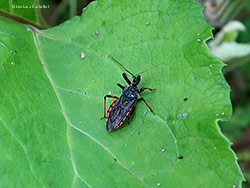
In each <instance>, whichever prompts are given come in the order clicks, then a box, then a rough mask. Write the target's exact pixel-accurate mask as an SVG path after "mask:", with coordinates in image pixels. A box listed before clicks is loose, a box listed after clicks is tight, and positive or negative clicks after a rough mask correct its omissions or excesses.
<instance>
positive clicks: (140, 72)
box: [135, 64, 160, 76]
mask: <svg viewBox="0 0 250 188" xmlns="http://www.w3.org/2000/svg"><path fill="white" fill-rule="evenodd" d="M158 66H160V64H158V65H155V66H153V67H149V68H148V69H146V70H143V71H141V72H139V73H137V74H136V75H135V76H137V75H139V74H142V73H144V72H148V71H150V70H151V69H153V68H156V67H158Z"/></svg>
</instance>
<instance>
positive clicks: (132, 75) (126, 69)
mask: <svg viewBox="0 0 250 188" xmlns="http://www.w3.org/2000/svg"><path fill="white" fill-rule="evenodd" d="M111 59H112V60H113V61H114V62H116V63H117V64H118V65H120V66H121V67H122V68H123V69H124V70H125V71H127V72H128V73H129V74H131V75H132V77H133V78H134V77H135V75H134V74H133V73H131V72H130V71H129V70H128V69H126V68H125V67H124V66H123V65H122V64H121V63H119V62H118V61H117V60H116V59H115V58H113V57H111Z"/></svg>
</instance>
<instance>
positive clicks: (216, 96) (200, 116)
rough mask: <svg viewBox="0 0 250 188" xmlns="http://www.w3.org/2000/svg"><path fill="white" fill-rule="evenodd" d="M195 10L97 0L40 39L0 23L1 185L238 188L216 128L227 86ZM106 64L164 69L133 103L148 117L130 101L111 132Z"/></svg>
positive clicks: (113, 76) (226, 109) (117, 76)
mask: <svg viewBox="0 0 250 188" xmlns="http://www.w3.org/2000/svg"><path fill="white" fill-rule="evenodd" d="M202 10H203V7H202V6H201V5H200V4H199V3H197V2H195V1H193V2H190V1H182V2H180V1H171V0H168V1H150V0H146V1H143V2H142V1H139V0H135V1H128V0H127V1H118V0H106V1H103V0H99V1H98V2H93V3H91V4H90V5H89V6H88V7H87V8H86V9H84V10H83V15H82V16H81V17H74V18H73V19H71V20H70V21H67V22H65V23H64V24H62V25H60V26H58V27H55V28H52V29H49V30H46V31H40V30H37V29H35V28H30V27H27V26H25V25H21V24H17V23H12V22H10V21H6V20H3V19H2V20H0V26H1V27H0V42H1V43H0V62H1V69H0V70H1V72H0V83H1V90H0V97H1V102H0V114H1V115H0V133H1V137H0V140H1V145H0V152H1V154H2V155H0V169H1V171H0V185H1V186H0V187H23V186H25V187H48V186H54V187H157V185H158V186H161V187H168V188H172V187H173V188H176V187H182V188H183V187H233V186H237V187H241V181H242V180H243V176H242V174H241V171H240V169H239V166H238V164H237V161H236V157H235V154H234V153H233V152H232V150H231V149H230V143H229V141H228V140H227V139H226V138H225V137H224V136H223V135H222V134H221V132H220V130H219V127H218V125H217V123H216V122H217V121H218V120H228V119H229V118H230V114H231V103H230V99H229V91H230V88H229V86H228V85H227V83H226V82H225V80H224V77H223V75H222V73H221V68H222V67H223V66H224V64H223V63H222V62H221V61H219V60H218V59H217V58H215V57H214V56H212V55H211V54H210V53H209V50H208V48H207V46H206V43H205V41H206V40H207V39H208V38H211V36H212V35H211V27H210V26H209V25H208V24H207V23H206V22H205V21H204V18H203V17H202ZM83 55H84V56H85V57H84V58H82V57H83ZM109 57H114V58H115V59H117V60H118V61H119V62H120V63H122V64H123V65H124V66H125V67H126V68H127V69H129V70H130V71H132V72H133V73H137V72H140V71H142V70H145V69H147V68H149V67H152V66H153V65H158V64H159V65H160V66H159V67H157V68H154V69H152V70H150V71H148V72H145V73H143V74H142V81H141V84H140V86H141V87H142V86H146V87H149V86H150V87H152V88H155V89H156V90H155V91H153V92H151V93H150V92H148V91H145V92H144V93H143V94H141V96H143V97H144V98H145V100H146V101H147V102H148V103H149V104H150V105H151V107H152V108H153V110H154V111H155V113H156V115H153V114H152V113H151V112H150V111H149V110H148V109H147V107H146V105H144V104H143V103H138V104H137V107H136V110H135V114H134V115H133V118H132V120H131V123H130V124H129V125H128V124H127V123H125V124H124V125H123V126H122V127H121V128H119V129H118V130H117V131H114V132H111V133H109V132H107V131H106V125H105V121H104V120H100V117H102V116H103V96H104V95H106V94H108V93H109V92H112V94H113V95H117V96H119V95H121V90H120V88H118V87H117V86H116V83H117V82H119V83H123V84H125V81H124V80H123V78H122V76H121V73H122V72H123V71H124V70H122V69H121V68H120V67H119V66H118V65H117V64H115V63H114V62H113V61H112V60H111V59H110V58H109ZM185 98H187V101H184V99H185ZM111 102H112V101H111V100H109V101H108V103H111ZM180 156H182V157H183V158H181V157H180Z"/></svg>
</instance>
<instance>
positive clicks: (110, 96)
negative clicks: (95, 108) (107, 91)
mask: <svg viewBox="0 0 250 188" xmlns="http://www.w3.org/2000/svg"><path fill="white" fill-rule="evenodd" d="M107 97H108V98H114V99H117V98H119V97H116V96H112V95H106V96H105V97H104V117H103V118H106V98H107Z"/></svg>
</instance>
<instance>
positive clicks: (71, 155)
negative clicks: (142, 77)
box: [29, 26, 145, 187]
mask: <svg viewBox="0 0 250 188" xmlns="http://www.w3.org/2000/svg"><path fill="white" fill-rule="evenodd" d="M29 28H30V29H31V30H32V31H33V32H32V33H33V37H34V43H35V45H36V48H37V52H38V56H39V58H40V59H41V60H42V62H43V64H44V66H43V67H44V71H45V74H46V76H47V77H48V79H49V81H50V84H51V86H52V88H53V90H54V92H55V94H56V97H57V99H58V102H59V104H60V107H61V110H62V114H63V116H64V119H65V121H66V123H67V130H66V136H67V143H68V150H69V154H70V160H71V164H72V167H73V171H74V173H75V176H77V177H78V178H80V180H81V181H82V182H83V183H84V184H86V185H87V186H88V187H92V186H91V185H89V184H88V183H87V182H86V181H85V180H84V179H83V178H82V177H81V176H80V175H79V173H78V170H77V167H76V164H75V161H74V158H73V152H72V148H71V144H70V143H71V141H70V135H69V134H70V127H72V128H74V129H76V130H77V131H79V132H81V133H83V134H84V135H86V136H88V137H89V138H90V139H91V140H92V141H94V142H95V143H96V144H98V145H100V146H101V147H102V148H103V149H104V150H105V151H106V152H108V153H109V154H110V155H111V156H112V157H113V158H116V159H117V157H116V156H115V155H114V154H113V153H112V152H111V151H110V150H109V149H108V148H107V147H106V146H105V145H104V144H102V143H101V142H100V141H99V140H97V139H96V138H94V137H93V136H91V135H90V134H88V133H86V132H85V131H83V130H81V129H80V128H78V127H76V126H75V125H73V124H72V123H71V121H70V119H69V117H68V114H67V113H66V109H65V106H64V104H63V102H62V99H61V96H60V94H59V91H58V90H57V88H58V86H57V85H56V84H55V82H54V80H53V79H52V77H51V75H50V72H49V70H48V68H47V64H46V62H45V59H44V57H43V54H42V51H41V49H40V41H39V39H38V36H37V29H34V27H32V26H29ZM39 34H40V33H39ZM46 36H47V37H48V35H46ZM49 38H51V36H50V37H49ZM53 39H55V38H53ZM57 40H61V41H62V39H60V38H58V39H57ZM63 41H65V40H63ZM65 42H67V43H71V44H72V43H74V45H77V46H79V47H81V48H83V46H81V45H80V44H78V43H75V42H73V41H67V40H66V41H65ZM88 50H91V51H93V49H90V48H88ZM94 53H97V54H99V55H100V56H102V57H104V58H106V60H108V61H109V62H111V63H113V62H112V61H111V60H110V59H109V58H108V57H107V56H105V55H103V54H101V53H98V52H97V51H94ZM113 64H114V63H113ZM117 164H119V165H120V166H121V167H122V168H124V169H125V170H126V171H128V172H129V173H130V174H132V175H133V176H134V177H135V178H136V179H138V180H139V181H141V182H143V183H144V184H145V181H144V180H143V178H142V177H140V176H139V175H137V174H136V173H134V172H133V171H132V170H130V169H129V168H128V167H126V166H125V165H124V164H122V163H121V162H120V161H119V160H118V159H117ZM74 180H75V177H73V180H72V185H73V184H74Z"/></svg>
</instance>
